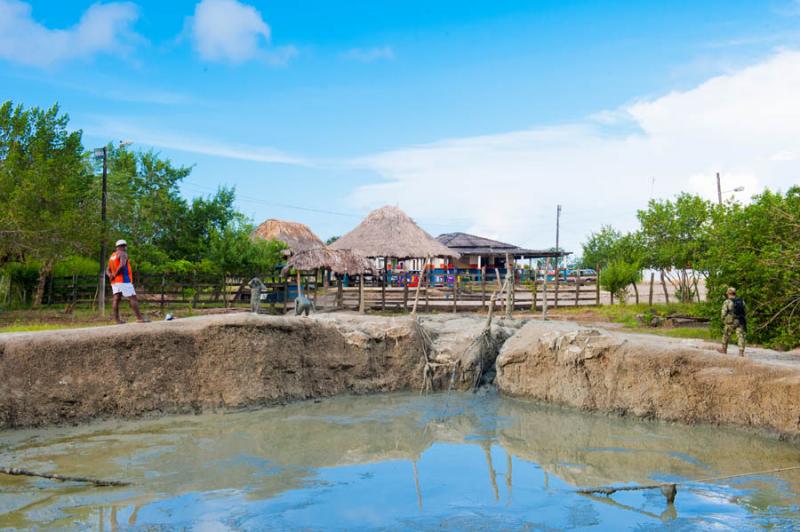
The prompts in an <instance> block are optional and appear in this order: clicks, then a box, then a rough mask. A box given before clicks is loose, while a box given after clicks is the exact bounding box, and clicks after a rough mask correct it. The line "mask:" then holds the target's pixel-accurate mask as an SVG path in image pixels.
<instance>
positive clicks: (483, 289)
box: [481, 266, 486, 310]
mask: <svg viewBox="0 0 800 532" xmlns="http://www.w3.org/2000/svg"><path fill="white" fill-rule="evenodd" d="M484 309H486V266H481V310H484Z"/></svg>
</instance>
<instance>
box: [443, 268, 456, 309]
mask: <svg viewBox="0 0 800 532" xmlns="http://www.w3.org/2000/svg"><path fill="white" fill-rule="evenodd" d="M445 280H447V278H445ZM456 312H458V275H456V274H455V271H454V272H453V313H456Z"/></svg>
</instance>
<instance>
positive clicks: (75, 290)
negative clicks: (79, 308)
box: [72, 273, 78, 307]
mask: <svg viewBox="0 0 800 532" xmlns="http://www.w3.org/2000/svg"><path fill="white" fill-rule="evenodd" d="M77 301H78V274H77V273H73V274H72V306H73V307H74V306H75V303H77Z"/></svg>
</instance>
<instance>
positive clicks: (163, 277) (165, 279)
mask: <svg viewBox="0 0 800 532" xmlns="http://www.w3.org/2000/svg"><path fill="white" fill-rule="evenodd" d="M166 285H167V277H166V275H164V274H163V273H162V274H161V305H160V307H161V313H162V314H163V313H164V290H165V289H166ZM103 297H105V294H103Z"/></svg>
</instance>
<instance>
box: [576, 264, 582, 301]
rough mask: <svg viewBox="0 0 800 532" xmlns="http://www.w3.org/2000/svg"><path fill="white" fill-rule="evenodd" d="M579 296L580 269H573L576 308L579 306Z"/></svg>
mask: <svg viewBox="0 0 800 532" xmlns="http://www.w3.org/2000/svg"><path fill="white" fill-rule="evenodd" d="M580 295H581V270H580V268H575V306H576V307H577V306H578V304H579V302H578V301H579V299H580Z"/></svg>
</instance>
